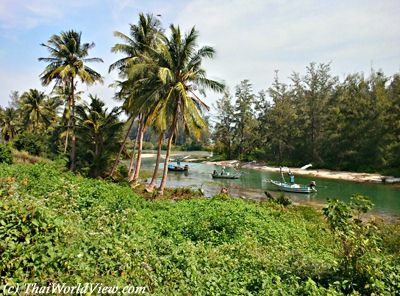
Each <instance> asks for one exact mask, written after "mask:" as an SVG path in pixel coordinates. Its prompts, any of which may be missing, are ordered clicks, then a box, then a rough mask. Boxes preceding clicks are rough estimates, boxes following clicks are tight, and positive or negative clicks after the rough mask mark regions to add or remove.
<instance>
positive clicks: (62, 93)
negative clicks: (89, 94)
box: [52, 82, 83, 154]
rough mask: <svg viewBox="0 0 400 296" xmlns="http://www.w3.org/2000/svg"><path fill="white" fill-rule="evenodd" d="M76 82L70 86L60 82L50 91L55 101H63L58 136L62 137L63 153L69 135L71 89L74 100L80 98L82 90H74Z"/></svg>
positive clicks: (65, 151)
mask: <svg viewBox="0 0 400 296" xmlns="http://www.w3.org/2000/svg"><path fill="white" fill-rule="evenodd" d="M76 85H77V83H76V82H75V86H74V87H73V88H72V87H71V85H70V84H65V83H62V84H61V85H57V86H56V87H55V88H54V89H53V91H52V95H53V96H52V98H53V99H54V100H57V101H61V102H64V105H65V107H64V112H63V114H62V118H61V126H60V127H59V132H58V134H59V137H60V138H61V139H62V138H65V139H64V154H65V153H67V148H68V140H69V136H70V126H71V98H72V91H74V96H73V97H74V99H75V102H78V101H79V100H80V99H81V95H82V94H83V91H75V89H76Z"/></svg>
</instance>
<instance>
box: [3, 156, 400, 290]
mask: <svg viewBox="0 0 400 296" xmlns="http://www.w3.org/2000/svg"><path fill="white" fill-rule="evenodd" d="M38 180H40V182H38ZM0 192H1V196H2V199H1V200H0V238H1V239H0V281H1V282H3V283H21V282H37V283H40V284H46V283H48V282H65V283H71V284H73V283H77V282H99V283H104V284H107V285H119V286H123V285H127V284H130V285H144V286H147V288H148V291H149V292H150V293H152V294H154V295H179V294H193V295H195V294H197V295H205V294H228V295H246V294H252V295H266V294H267V295H269V294H273V293H276V291H281V293H282V294H291V295H298V294H300V295H316V294H317V295H318V294H323V295H326V294H329V295H341V294H344V293H350V292H349V291H351V293H354V294H357V293H363V294H365V293H367V292H368V294H370V293H375V294H394V293H396V291H398V289H399V282H400V281H399V274H400V270H399V266H400V265H399V259H398V256H397V255H395V254H393V253H391V252H390V249H386V251H385V252H384V253H383V252H378V250H376V251H374V250H373V249H371V248H368V249H365V251H366V252H365V253H364V255H363V256H361V257H360V260H359V261H358V265H357V268H358V269H357V270H359V271H362V272H363V273H362V274H361V277H362V278H365V277H366V276H367V275H370V276H371V279H373V280H369V281H367V282H365V283H366V285H369V286H366V285H365V286H361V285H359V283H360V281H355V280H354V278H353V277H351V276H350V274H348V273H343V272H339V270H341V269H340V266H341V265H340V264H339V263H338V259H340V258H342V257H337V256H338V254H337V249H338V247H339V246H340V245H341V243H340V241H338V240H337V238H336V236H333V235H332V234H331V232H330V231H328V230H327V228H328V224H326V223H325V222H324V220H322V219H321V215H320V214H319V213H318V212H317V211H315V210H313V209H311V208H306V207H293V208H287V209H285V208H283V207H281V206H277V205H274V204H270V203H262V204H259V203H256V202H248V201H243V200H241V199H231V198H226V197H225V198H220V197H215V198H210V199H205V198H198V199H192V200H180V201H177V202H171V201H170V200H159V201H146V200H144V199H142V198H140V197H139V196H137V195H136V194H135V193H133V192H132V190H131V188H130V187H128V186H121V185H117V184H112V183H107V182H105V181H100V180H94V179H84V178H81V177H77V176H74V175H72V174H71V173H63V172H61V171H60V170H59V169H58V168H57V167H55V166H54V165H45V164H36V165H11V166H10V165H4V164H3V165H0ZM355 208H356V209H360V210H361V211H362V209H363V208H364V206H361V207H359V206H355ZM349 223H353V222H351V221H350V222H349ZM354 223H356V222H354ZM357 223H358V222H357ZM370 231H372V232H373V231H375V230H374V229H373V228H370ZM397 235H398V233H397ZM369 257H371V260H373V262H371V261H369V260H367V259H368V258H369ZM372 263H374V264H372Z"/></svg>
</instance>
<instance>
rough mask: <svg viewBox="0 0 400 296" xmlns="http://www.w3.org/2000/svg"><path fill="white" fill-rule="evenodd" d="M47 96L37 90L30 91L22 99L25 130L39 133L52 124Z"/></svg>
mask: <svg viewBox="0 0 400 296" xmlns="http://www.w3.org/2000/svg"><path fill="white" fill-rule="evenodd" d="M46 100H47V96H46V95H45V94H44V93H43V92H41V91H38V90H37V89H30V90H29V91H27V92H25V93H24V94H23V95H22V96H21V99H20V102H19V105H20V108H21V112H22V122H23V125H24V127H25V128H28V129H30V130H31V131H33V132H38V131H39V130H41V129H42V128H44V127H47V126H49V125H50V123H51V118H50V116H49V115H50V114H49V110H48V106H47V102H46Z"/></svg>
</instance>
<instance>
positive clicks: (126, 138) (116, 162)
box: [110, 118, 135, 176]
mask: <svg viewBox="0 0 400 296" xmlns="http://www.w3.org/2000/svg"><path fill="white" fill-rule="evenodd" d="M134 122H135V119H134V118H132V121H131V124H130V125H129V127H128V131H127V132H126V135H125V138H124V141H123V142H122V144H121V148H120V149H119V152H118V155H117V158H116V159H115V162H114V165H113V167H112V169H111V173H110V176H113V175H114V173H115V170H116V169H117V165H118V164H119V159H120V158H121V154H122V151H123V150H124V148H125V145H126V141H127V140H128V136H129V133H130V132H131V129H132V126H133V123H134Z"/></svg>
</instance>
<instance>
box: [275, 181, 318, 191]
mask: <svg viewBox="0 0 400 296" xmlns="http://www.w3.org/2000/svg"><path fill="white" fill-rule="evenodd" d="M269 182H271V183H272V184H274V185H275V186H277V187H278V188H279V189H280V190H282V191H286V192H294V193H314V192H317V189H316V188H315V182H311V184H310V185H301V184H296V183H286V182H279V181H275V180H269Z"/></svg>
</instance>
